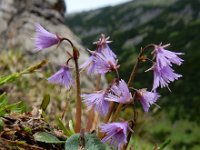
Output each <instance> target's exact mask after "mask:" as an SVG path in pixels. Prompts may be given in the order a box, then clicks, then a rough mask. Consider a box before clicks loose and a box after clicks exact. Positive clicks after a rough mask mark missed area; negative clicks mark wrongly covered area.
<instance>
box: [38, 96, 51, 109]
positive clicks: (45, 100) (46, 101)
mask: <svg viewBox="0 0 200 150" xmlns="http://www.w3.org/2000/svg"><path fill="white" fill-rule="evenodd" d="M49 102H50V95H49V94H46V95H45V96H44V98H43V100H42V104H41V105H40V109H42V110H43V111H45V110H46V109H47V106H48V105H49Z"/></svg>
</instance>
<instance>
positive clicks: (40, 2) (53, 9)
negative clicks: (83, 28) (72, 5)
mask: <svg viewBox="0 0 200 150" xmlns="http://www.w3.org/2000/svg"><path fill="white" fill-rule="evenodd" d="M64 13H65V4H64V1H62V0H30V1H29V0H0V22H1V23H0V51H1V50H21V51H23V52H25V53H26V54H27V55H29V56H31V57H30V59H32V60H38V59H43V58H47V59H48V60H49V61H50V62H51V63H55V64H57V65H61V64H63V63H65V62H66V56H67V55H66V54H65V51H66V50H68V51H69V52H72V50H71V47H70V45H69V44H68V43H67V42H66V43H63V44H61V46H59V48H56V46H53V47H52V48H49V49H47V50H43V51H42V53H36V52H35V51H34V40H33V38H34V34H35V31H34V25H35V23H40V24H41V25H42V26H44V27H45V28H46V29H48V30H49V31H50V32H52V33H57V34H59V35H62V36H64V37H67V38H69V39H70V40H71V41H72V42H73V43H74V45H75V46H76V47H77V48H78V49H79V50H80V56H81V57H80V60H79V61H80V63H82V62H83V61H85V60H86V59H87V58H88V54H87V52H86V51H85V50H84V47H83V46H82V45H81V44H80V40H79V38H77V37H76V36H75V35H74V34H73V33H72V32H71V30H70V29H69V28H68V27H66V25H65V24H64V22H63V21H64ZM82 80H83V82H85V84H84V85H87V86H89V87H93V84H92V83H91V82H89V80H88V79H87V77H85V76H84V77H83V79H82Z"/></svg>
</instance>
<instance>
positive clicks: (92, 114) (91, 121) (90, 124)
mask: <svg viewBox="0 0 200 150" xmlns="http://www.w3.org/2000/svg"><path fill="white" fill-rule="evenodd" d="M100 82H101V75H98V77H97V83H96V88H95V90H96V91H98V90H99V88H100ZM97 115H98V114H95V112H94V107H93V108H92V109H91V110H90V111H89V117H88V121H87V125H86V131H87V132H89V131H90V129H91V128H92V127H94V129H95V128H96V125H95V124H96V123H97V122H98V121H97V120H96V119H95V118H98V117H97ZM94 119H95V120H96V121H95V122H96V123H95V122H94ZM94 123H95V124H94ZM93 125H94V126H93Z"/></svg>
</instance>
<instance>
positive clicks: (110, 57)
mask: <svg viewBox="0 0 200 150" xmlns="http://www.w3.org/2000/svg"><path fill="white" fill-rule="evenodd" d="M94 61H95V63H96V71H97V73H99V74H105V73H107V72H110V71H114V70H117V69H118V68H119V65H118V64H117V63H118V60H117V59H116V58H115V56H114V53H113V52H112V51H111V50H110V49H105V50H103V51H101V53H96V56H95V58H94Z"/></svg>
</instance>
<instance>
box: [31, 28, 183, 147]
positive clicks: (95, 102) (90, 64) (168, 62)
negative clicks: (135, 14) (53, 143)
mask: <svg viewBox="0 0 200 150" xmlns="http://www.w3.org/2000/svg"><path fill="white" fill-rule="evenodd" d="M35 27H36V37H35V46H36V50H37V51H42V50H43V49H45V48H48V47H51V46H53V45H57V46H59V45H60V44H61V43H62V42H63V41H67V42H69V44H70V45H71V47H72V52H71V53H70V52H68V51H67V55H69V58H66V63H65V64H62V65H61V68H60V70H58V72H56V73H55V74H54V75H52V76H51V77H49V78H48V81H49V83H53V84H59V85H62V86H64V87H65V88H67V89H70V88H72V87H75V92H76V121H75V132H76V133H77V135H76V136H75V135H72V137H70V138H69V140H67V142H66V145H65V148H66V149H69V147H75V148H74V149H77V147H79V149H82V148H83V149H84V148H85V149H90V148H89V147H90V146H88V143H87V139H88V138H90V137H91V138H95V140H93V141H97V143H98V140H96V136H95V137H94V136H90V135H88V134H90V133H91V132H94V131H95V133H97V137H98V139H100V140H101V141H102V142H103V143H109V144H110V146H112V147H114V148H118V149H126V148H127V146H128V144H129V141H130V138H131V135H132V133H133V132H134V128H135V126H136V125H137V117H138V116H137V114H138V113H137V111H136V105H135V104H136V103H137V102H140V103H141V105H142V107H143V109H144V111H145V112H148V111H149V108H150V107H151V105H153V104H155V103H156V102H157V100H158V99H159V97H160V95H159V94H158V88H159V87H161V88H164V87H167V88H168V89H169V90H170V88H169V83H171V82H174V81H175V80H178V79H179V78H180V77H181V76H182V75H180V74H177V73H175V72H174V70H173V68H172V66H173V65H174V64H175V65H181V64H182V62H183V60H182V59H181V58H180V57H179V55H183V53H178V52H171V51H169V50H166V47H168V46H169V44H166V45H162V43H161V44H159V45H156V44H150V45H147V46H145V47H144V48H141V49H140V52H139V55H138V57H137V61H136V64H135V66H134V67H133V70H132V73H131V75H130V78H129V80H128V82H127V83H126V82H125V81H124V80H123V79H121V78H120V75H119V73H118V69H119V67H120V65H119V64H118V60H117V56H116V54H115V53H114V52H113V51H112V50H111V49H110V47H109V44H110V43H111V41H109V38H106V37H105V36H104V35H103V34H102V35H101V37H100V39H99V40H98V41H97V42H94V44H95V45H96V49H95V50H94V51H90V50H88V52H89V53H90V54H91V56H90V57H89V58H88V60H87V61H86V62H85V63H83V64H82V65H80V66H79V63H78V59H79V57H80V56H79V50H78V49H77V48H76V46H75V45H74V44H73V43H72V41H71V40H70V39H68V38H66V37H61V36H59V35H56V34H53V33H50V32H48V31H47V30H46V29H44V28H43V27H42V26H41V25H39V24H37V25H36V26H35ZM146 51H151V53H147V54H149V55H150V56H147V55H145V54H146V53H145V52H146ZM70 61H73V62H74V67H71V66H70V65H69V62H70ZM147 61H149V62H150V63H151V66H150V68H149V69H148V70H146V72H147V71H152V72H153V76H154V79H153V86H152V89H150V90H148V89H146V88H140V89H137V88H136V87H134V86H133V83H134V79H135V76H136V73H137V70H138V65H139V63H140V62H147ZM73 69H74V70H75V81H74V79H73V76H72V74H71V71H72V70H73ZM84 70H86V71H87V74H88V75H91V74H93V75H95V76H96V77H97V78H96V91H95V92H91V93H87V94H81V86H80V85H81V84H80V77H81V72H82V71H84ZM109 72H114V73H115V75H116V77H115V78H113V81H112V82H111V83H110V84H109V85H108V87H107V88H106V89H101V87H100V81H101V77H102V76H104V75H105V74H107V73H109ZM74 83H75V84H74ZM82 102H83V103H85V104H86V105H87V107H88V110H90V111H89V115H88V116H89V117H88V120H87V124H86V127H83V126H82V121H83V120H82V119H81V118H82V111H83V110H82ZM123 106H131V107H132V108H133V109H134V111H133V112H134V113H133V117H132V116H130V120H123V119H122V120H119V116H120V112H121V111H122V110H124V109H126V107H123ZM100 120H103V122H102V123H99V121H100ZM84 131H85V132H88V133H87V134H86V136H84ZM77 137H78V139H77ZM73 139H74V140H73ZM76 141H78V142H76ZM89 141H90V140H89ZM91 143H93V142H91ZM71 144H75V146H72V145H71ZM98 144H99V143H98ZM98 144H97V146H96V149H105V148H103V147H104V146H98ZM94 145H95V144H91V147H92V146H93V148H92V149H95V148H94V147H95V146H94ZM98 147H101V148H98ZM72 149H73V148H72Z"/></svg>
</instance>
